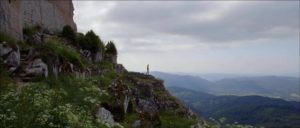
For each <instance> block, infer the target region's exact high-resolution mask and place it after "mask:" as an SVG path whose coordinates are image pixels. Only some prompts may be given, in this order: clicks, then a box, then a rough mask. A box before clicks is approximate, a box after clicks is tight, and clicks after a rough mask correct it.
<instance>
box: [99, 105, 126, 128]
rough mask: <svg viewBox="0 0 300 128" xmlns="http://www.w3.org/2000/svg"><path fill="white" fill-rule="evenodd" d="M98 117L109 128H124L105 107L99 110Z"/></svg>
mask: <svg viewBox="0 0 300 128" xmlns="http://www.w3.org/2000/svg"><path fill="white" fill-rule="evenodd" d="M96 116H97V117H98V118H99V119H100V120H101V121H102V122H103V123H104V124H105V125H106V126H107V127H110V128H111V127H115V126H118V127H122V126H121V125H120V124H119V123H117V122H115V121H114V118H113V115H112V114H111V112H110V111H108V110H106V109H105V108H103V107H100V108H99V109H98V112H97V114H96Z"/></svg>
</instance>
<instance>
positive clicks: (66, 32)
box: [62, 25, 76, 43]
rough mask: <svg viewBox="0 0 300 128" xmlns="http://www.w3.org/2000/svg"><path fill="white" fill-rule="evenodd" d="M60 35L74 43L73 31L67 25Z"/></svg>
mask: <svg viewBox="0 0 300 128" xmlns="http://www.w3.org/2000/svg"><path fill="white" fill-rule="evenodd" d="M62 35H63V36H64V37H66V38H68V39H70V40H71V41H72V42H74V43H75V42H76V32H75V31H74V30H73V28H72V27H71V26H69V25H66V26H64V27H63V31H62Z"/></svg>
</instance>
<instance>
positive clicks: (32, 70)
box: [25, 58, 48, 77]
mask: <svg viewBox="0 0 300 128" xmlns="http://www.w3.org/2000/svg"><path fill="white" fill-rule="evenodd" d="M25 72H26V75H33V76H44V77H48V66H47V64H45V63H44V62H43V61H42V59H40V58H36V59H34V60H33V61H32V62H30V63H29V65H27V67H26V69H25Z"/></svg>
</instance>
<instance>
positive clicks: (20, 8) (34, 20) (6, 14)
mask: <svg viewBox="0 0 300 128" xmlns="http://www.w3.org/2000/svg"><path fill="white" fill-rule="evenodd" d="M73 11H74V7H73V3H72V0H62V1H58V0H1V1H0V32H5V33H8V34H10V35H12V36H14V37H16V38H17V39H19V40H22V37H23V35H22V29H23V28H25V27H32V26H36V25H39V26H42V27H43V28H46V29H48V30H49V31H50V32H57V31H61V29H62V28H63V26H64V25H70V26H71V27H73V28H74V29H75V30H76V24H75V23H74V21H73V15H74V14H73Z"/></svg>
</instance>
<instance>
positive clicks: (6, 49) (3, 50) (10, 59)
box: [0, 42, 20, 71]
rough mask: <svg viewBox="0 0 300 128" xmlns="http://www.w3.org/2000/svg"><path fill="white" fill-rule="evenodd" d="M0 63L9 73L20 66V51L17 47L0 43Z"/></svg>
mask: <svg viewBox="0 0 300 128" xmlns="http://www.w3.org/2000/svg"><path fill="white" fill-rule="evenodd" d="M0 63H3V64H4V65H5V66H6V67H7V68H8V69H9V71H14V70H16V69H17V67H18V66H19V65H20V50H19V47H18V46H17V45H8V44H7V43H6V42H2V43H0Z"/></svg>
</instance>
